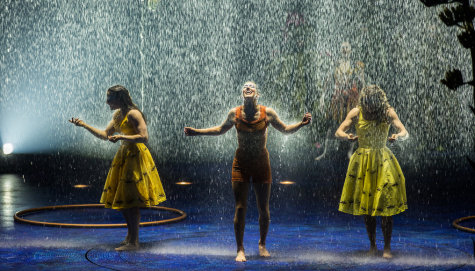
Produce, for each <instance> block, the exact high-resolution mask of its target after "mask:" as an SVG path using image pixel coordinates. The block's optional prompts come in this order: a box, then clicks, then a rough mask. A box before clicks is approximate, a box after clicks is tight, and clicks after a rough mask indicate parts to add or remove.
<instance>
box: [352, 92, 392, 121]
mask: <svg viewBox="0 0 475 271" xmlns="http://www.w3.org/2000/svg"><path fill="white" fill-rule="evenodd" d="M358 106H359V107H360V108H361V109H362V110H363V118H365V119H367V118H366V116H365V115H366V114H367V112H366V108H367V107H368V106H369V107H373V108H374V109H375V114H376V118H375V120H376V122H377V123H378V124H380V123H382V122H386V123H389V119H388V115H387V112H388V109H390V108H392V107H391V106H390V105H389V102H388V98H386V93H384V91H383V90H382V89H381V88H380V87H379V86H377V85H370V86H366V87H364V88H363V89H362V90H361V93H360V98H359V100H358Z"/></svg>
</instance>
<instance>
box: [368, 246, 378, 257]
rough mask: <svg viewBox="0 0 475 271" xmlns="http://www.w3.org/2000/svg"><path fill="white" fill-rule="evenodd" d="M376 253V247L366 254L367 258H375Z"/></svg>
mask: <svg viewBox="0 0 475 271" xmlns="http://www.w3.org/2000/svg"><path fill="white" fill-rule="evenodd" d="M376 252H378V249H377V248H376V247H371V248H370V249H369V250H368V252H366V256H368V257H374V255H376Z"/></svg>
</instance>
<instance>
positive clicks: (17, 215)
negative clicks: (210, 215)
mask: <svg viewBox="0 0 475 271" xmlns="http://www.w3.org/2000/svg"><path fill="white" fill-rule="evenodd" d="M74 208H104V204H76V205H58V206H46V207H39V208H32V209H26V210H23V211H19V212H16V213H15V215H13V219H14V220H15V221H18V222H23V223H27V224H33V225H38V226H45V227H61V228H127V224H126V223H122V224H73V223H54V222H41V221H35V220H28V219H24V218H21V217H20V216H21V215H25V214H29V213H34V212H39V211H47V210H56V209H74ZM140 209H150V210H158V211H168V212H172V213H177V214H179V215H180V216H179V217H175V218H171V219H165V220H156V221H150V222H141V223H140V227H149V226H156V225H163V224H169V223H175V222H179V221H182V220H184V219H185V218H186V213H185V212H183V211H181V210H178V209H173V208H168V207H159V206H149V207H142V208H140Z"/></svg>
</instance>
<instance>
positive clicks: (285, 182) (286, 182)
mask: <svg viewBox="0 0 475 271" xmlns="http://www.w3.org/2000/svg"><path fill="white" fill-rule="evenodd" d="M294 183H295V182H291V181H283V182H280V184H294Z"/></svg>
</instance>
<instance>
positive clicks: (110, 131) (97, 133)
mask: <svg viewBox="0 0 475 271" xmlns="http://www.w3.org/2000/svg"><path fill="white" fill-rule="evenodd" d="M68 121H69V122H71V123H73V124H74V125H76V126H79V127H84V128H86V130H88V131H89V132H90V133H91V134H92V135H94V136H95V137H97V138H99V139H102V140H107V139H108V137H109V136H111V135H113V134H114V133H115V128H114V120H111V121H110V122H109V124H108V125H107V127H106V129H105V130H104V131H102V130H99V129H97V128H94V127H92V126H90V125H87V124H86V123H85V122H84V121H82V120H80V119H79V118H71V119H70V120H68Z"/></svg>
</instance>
